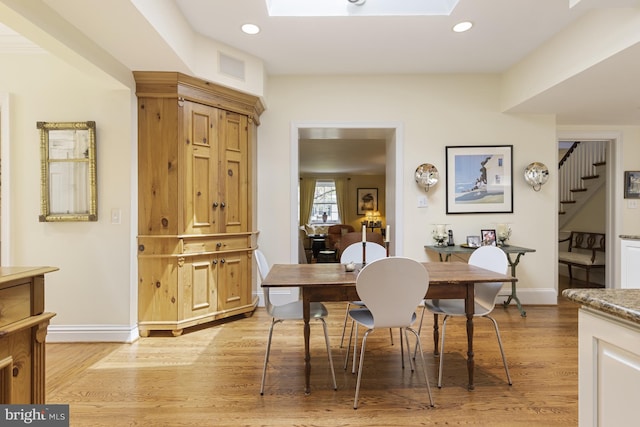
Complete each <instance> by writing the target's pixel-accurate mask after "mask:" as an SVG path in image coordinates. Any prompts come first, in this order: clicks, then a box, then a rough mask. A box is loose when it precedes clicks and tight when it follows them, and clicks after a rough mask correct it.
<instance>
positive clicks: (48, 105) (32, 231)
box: [0, 54, 137, 341]
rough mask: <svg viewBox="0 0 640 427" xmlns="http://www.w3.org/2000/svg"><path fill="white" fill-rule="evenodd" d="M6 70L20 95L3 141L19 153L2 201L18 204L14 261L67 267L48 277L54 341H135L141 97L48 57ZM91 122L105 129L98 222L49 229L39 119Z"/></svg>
mask: <svg viewBox="0 0 640 427" xmlns="http://www.w3.org/2000/svg"><path fill="white" fill-rule="evenodd" d="M0 63H2V67H0V92H8V93H9V94H10V98H11V104H10V108H11V111H10V113H11V114H10V116H11V120H10V123H8V125H9V126H10V128H11V140H10V141H2V143H3V144H5V143H8V144H10V151H11V158H10V159H2V163H3V165H4V164H6V163H7V162H10V164H11V176H10V183H11V188H10V200H9V201H5V200H3V203H5V202H9V203H10V207H9V209H10V220H11V224H10V227H11V238H12V241H11V250H10V252H11V253H10V255H9V257H10V262H11V264H12V265H22V266H39V265H48V266H55V267H58V268H60V270H59V271H57V272H54V273H50V274H48V275H47V277H46V289H45V295H46V301H45V307H46V310H47V311H53V312H55V313H57V315H56V317H54V318H53V320H52V322H51V327H50V329H49V331H50V333H49V336H48V339H49V340H50V341H51V340H54V341H55V340H67V339H71V340H73V339H83V340H91V339H92V337H91V335H92V334H96V333H98V332H99V333H100V334H101V335H100V336H101V338H100V339H101V340H108V339H109V338H112V339H113V340H116V341H122V340H126V339H127V337H128V336H129V335H130V334H131V333H132V329H134V328H135V325H136V322H137V318H136V317H135V315H133V316H132V313H135V312H136V310H132V305H135V304H137V302H136V301H135V299H134V297H132V296H131V295H132V293H131V291H130V290H131V287H132V283H131V279H130V276H131V269H132V265H131V264H132V263H131V254H132V252H133V253H135V250H134V249H133V245H132V243H131V240H132V239H131V238H130V236H131V233H132V228H131V227H132V224H131V220H130V215H131V212H132V199H133V197H132V194H135V192H134V193H132V188H135V185H133V186H132V170H131V164H132V148H131V147H132V143H133V144H135V141H132V135H135V132H133V133H132V131H131V130H132V127H133V126H136V125H135V124H134V123H133V121H132V117H133V116H134V115H135V110H133V111H132V108H131V106H132V105H134V104H133V95H132V92H131V90H129V88H126V87H123V86H122V85H120V84H116V85H114V84H113V83H111V84H110V85H109V87H108V88H105V87H104V84H103V82H104V76H102V77H101V78H100V79H91V78H89V77H88V76H86V75H84V74H83V73H81V72H79V71H77V70H76V69H74V68H72V67H70V66H68V65H67V64H66V63H64V62H62V61H60V60H58V59H56V58H55V57H53V56H51V55H48V54H42V55H12V56H2V57H0ZM114 87H120V89H116V90H114V89H113V88H114ZM88 120H94V121H95V122H96V139H97V150H96V151H97V152H96V156H97V180H98V221H97V222H71V223H41V222H39V221H38V215H39V214H40V139H39V131H38V129H37V128H36V122H37V121H50V122H53V121H88ZM3 125H5V123H3ZM3 178H4V176H3ZM134 182H135V181H134ZM113 208H118V209H121V213H122V214H121V224H118V225H116V224H111V218H110V216H111V215H110V213H111V209H113ZM134 209H135V208H134ZM134 259H135V258H134ZM133 285H134V286H135V282H133ZM82 330H84V331H86V336H85V335H83V333H82ZM72 331H73V332H72ZM72 335H73V336H72ZM94 339H95V338H94Z"/></svg>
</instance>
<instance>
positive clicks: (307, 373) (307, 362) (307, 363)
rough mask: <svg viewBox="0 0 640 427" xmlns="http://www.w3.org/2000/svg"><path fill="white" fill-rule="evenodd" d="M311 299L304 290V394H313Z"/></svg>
mask: <svg viewBox="0 0 640 427" xmlns="http://www.w3.org/2000/svg"><path fill="white" fill-rule="evenodd" d="M310 300H311V298H310V296H309V295H308V294H307V292H305V290H304V288H303V289H302V317H303V319H304V393H305V394H310V393H311V353H310V351H309V337H310V336H311V327H310V326H309V320H310V317H311V301H310Z"/></svg>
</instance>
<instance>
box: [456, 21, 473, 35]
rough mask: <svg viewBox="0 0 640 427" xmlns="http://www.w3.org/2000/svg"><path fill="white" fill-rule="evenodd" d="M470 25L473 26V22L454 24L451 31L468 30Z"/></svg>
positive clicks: (461, 31)
mask: <svg viewBox="0 0 640 427" xmlns="http://www.w3.org/2000/svg"><path fill="white" fill-rule="evenodd" d="M471 27H473V22H470V21H464V22H460V23H458V24H456V25H454V26H453V31H455V32H456V33H464V32H465V31H468V30H470V29H471Z"/></svg>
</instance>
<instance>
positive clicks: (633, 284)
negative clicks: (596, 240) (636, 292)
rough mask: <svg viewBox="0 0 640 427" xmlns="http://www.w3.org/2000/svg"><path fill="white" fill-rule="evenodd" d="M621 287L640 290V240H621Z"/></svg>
mask: <svg viewBox="0 0 640 427" xmlns="http://www.w3.org/2000/svg"><path fill="white" fill-rule="evenodd" d="M620 256H621V262H620V279H621V280H620V287H621V288H623V289H625V288H640V240H627V239H622V240H621V251H620Z"/></svg>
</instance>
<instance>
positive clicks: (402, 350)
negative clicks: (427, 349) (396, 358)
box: [400, 328, 413, 370]
mask: <svg viewBox="0 0 640 427" xmlns="http://www.w3.org/2000/svg"><path fill="white" fill-rule="evenodd" d="M407 352H409V343H407ZM409 359H411V358H409ZM400 360H401V361H402V369H404V343H403V341H402V328H400ZM411 368H412V370H413V365H412V366H411Z"/></svg>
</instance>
